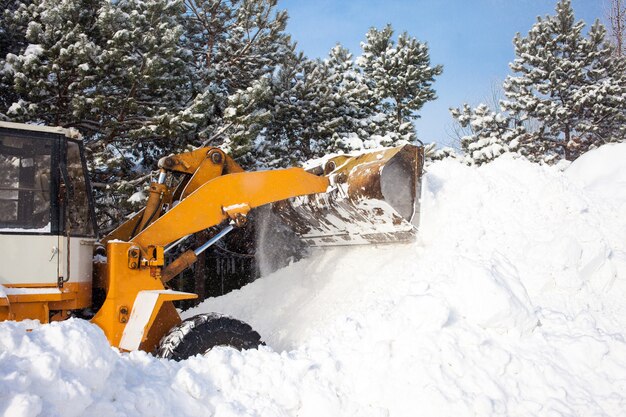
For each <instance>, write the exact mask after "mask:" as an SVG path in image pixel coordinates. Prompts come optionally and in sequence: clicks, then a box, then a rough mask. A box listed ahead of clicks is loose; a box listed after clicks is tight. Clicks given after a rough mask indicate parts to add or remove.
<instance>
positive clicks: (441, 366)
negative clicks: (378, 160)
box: [0, 144, 626, 417]
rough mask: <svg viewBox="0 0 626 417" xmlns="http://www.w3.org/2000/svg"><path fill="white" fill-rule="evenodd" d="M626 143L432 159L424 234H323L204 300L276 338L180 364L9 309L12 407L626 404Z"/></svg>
mask: <svg viewBox="0 0 626 417" xmlns="http://www.w3.org/2000/svg"><path fill="white" fill-rule="evenodd" d="M624 155H626V144H621V145H611V146H607V147H603V148H600V149H598V150H595V151H593V152H591V153H589V154H588V155H586V156H585V157H583V158H581V159H580V160H579V161H576V162H574V163H573V164H572V165H571V166H570V167H568V168H567V169H566V170H565V171H560V170H558V169H556V168H551V167H541V166H538V165H533V164H530V163H528V162H526V161H524V160H520V159H514V158H512V157H509V156H504V157H501V158H499V159H498V160H496V161H494V162H493V163H490V164H487V165H484V166H482V167H480V168H474V167H467V166H464V165H461V164H459V163H456V162H453V161H441V162H437V163H435V164H433V165H432V166H431V167H430V168H429V172H428V174H427V176H426V178H425V183H424V196H423V201H422V226H421V230H420V240H419V241H418V242H416V243H415V244H409V245H394V246H380V247H360V248H340V249H333V250H319V251H317V252H314V253H313V255H312V256H311V257H309V258H308V259H305V260H303V261H300V262H298V263H295V264H293V265H290V266H289V267H287V268H284V269H282V270H280V271H277V272H276V273H273V274H271V275H269V276H266V277H264V278H262V279H260V280H257V281H256V282H254V283H253V284H250V285H248V286H246V287H245V288H243V289H242V290H240V291H236V292H233V293H230V294H228V295H226V296H224V297H220V298H216V299H211V300H208V301H206V302H205V303H203V304H202V305H201V306H200V307H198V308H197V309H196V310H195V311H193V312H187V313H185V315H186V316H188V315H190V314H195V313H197V312H205V311H218V312H222V313H227V314H232V315H233V316H235V317H237V318H239V319H242V320H245V321H248V322H249V323H250V324H251V325H252V326H253V327H254V328H255V329H256V330H257V331H259V332H260V333H261V335H262V336H263V337H264V340H265V342H266V343H267V345H268V347H265V348H261V349H260V350H258V351H257V350H252V351H246V352H237V351H234V350H232V349H226V348H220V349H215V350H213V351H211V352H210V353H209V354H208V355H207V356H206V357H196V358H192V359H190V360H188V361H185V362H182V363H175V362H168V361H162V360H158V359H155V358H153V357H151V356H150V355H147V354H145V353H141V352H135V353H132V354H119V353H117V352H116V351H115V350H114V349H111V348H109V347H108V346H107V344H106V341H105V339H104V336H102V334H101V332H100V331H99V330H98V329H97V328H94V327H93V326H91V325H89V324H88V323H85V322H82V321H79V320H73V321H69V322H66V323H56V324H52V325H47V326H40V327H38V328H36V329H35V330H33V331H32V332H29V333H27V332H24V331H23V329H24V328H25V326H24V325H23V324H16V323H4V324H1V325H0V413H4V415H7V416H36V415H46V416H57V415H58V416H61V415H62V416H79V415H90V416H108V415H151V416H169V415H181V416H194V415H215V416H301V417H306V416H359V417H362V416H365V417H368V416H372V417H373V416H376V417H383V416H415V415H424V416H474V415H477V416H513V415H515V416H591V415H609V416H621V415H623V412H624V410H626V306H625V302H624V300H625V299H626V216H625V215H624V208H625V207H626V195H624V178H626V164H624V163H623V161H624Z"/></svg>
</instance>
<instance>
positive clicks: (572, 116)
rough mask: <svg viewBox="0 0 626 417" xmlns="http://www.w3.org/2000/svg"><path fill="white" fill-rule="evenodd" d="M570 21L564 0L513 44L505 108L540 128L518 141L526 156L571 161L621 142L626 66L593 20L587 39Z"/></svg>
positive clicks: (579, 25)
mask: <svg viewBox="0 0 626 417" xmlns="http://www.w3.org/2000/svg"><path fill="white" fill-rule="evenodd" d="M584 27H585V23H584V22H583V21H578V22H575V18H574V12H573V10H572V7H571V2H570V0H561V1H559V3H558V4H557V6H556V15H555V16H547V17H545V18H538V19H537V23H536V24H535V25H534V26H533V27H532V28H531V30H530V32H529V33H528V35H527V36H526V37H522V36H521V35H520V34H518V35H517V36H516V37H515V39H514V40H513V43H514V45H515V54H516V58H515V60H514V61H513V62H512V63H511V65H510V66H511V69H512V70H513V71H514V73H515V75H514V76H509V77H507V79H506V81H505V83H504V91H505V95H506V97H507V100H505V101H503V102H502V106H503V108H504V109H505V110H508V111H510V112H511V113H512V114H513V115H514V116H515V117H518V118H519V119H521V120H526V119H529V118H532V119H536V120H537V122H538V123H539V128H538V129H537V130H536V131H534V132H529V133H528V134H526V135H525V136H524V137H523V138H522V140H521V141H520V151H521V152H522V153H523V154H525V155H527V156H528V157H529V158H531V159H535V160H554V159H555V158H566V159H569V160H572V159H575V158H576V157H577V156H578V155H580V154H581V153H584V152H585V151H587V150H588V149H590V148H591V147H593V146H598V145H600V144H602V143H605V142H611V141H616V140H623V138H624V137H625V133H626V78H625V76H626V61H625V60H624V59H623V58H614V57H613V56H612V55H613V48H612V47H611V45H610V44H609V43H608V42H607V41H606V39H605V35H606V30H605V28H604V26H602V25H601V24H600V23H599V22H598V21H596V22H595V23H594V24H593V25H592V26H591V28H590V29H589V32H588V34H587V36H584V34H583V28H584Z"/></svg>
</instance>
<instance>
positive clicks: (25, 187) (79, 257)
mask: <svg viewBox="0 0 626 417" xmlns="http://www.w3.org/2000/svg"><path fill="white" fill-rule="evenodd" d="M95 239H96V224H95V216H94V204H93V197H92V194H91V187H90V184H89V178H88V176H87V167H86V164H85V158H84V152H83V144H82V141H81V139H80V136H79V135H78V133H77V132H76V131H74V130H70V129H63V128H51V127H44V126H34V125H26V124H19V123H6V122H0V262H1V264H2V268H0V284H1V285H3V286H5V287H7V288H9V289H11V288H14V287H25V288H30V289H32V288H50V287H56V288H63V286H64V285H66V286H67V285H69V286H72V285H73V286H74V287H78V286H80V287H82V290H84V289H85V288H86V287H91V269H92V267H91V265H92V257H93V255H92V251H93V243H94V242H95ZM9 292H11V291H9ZM27 292H28V291H27ZM30 292H34V291H30Z"/></svg>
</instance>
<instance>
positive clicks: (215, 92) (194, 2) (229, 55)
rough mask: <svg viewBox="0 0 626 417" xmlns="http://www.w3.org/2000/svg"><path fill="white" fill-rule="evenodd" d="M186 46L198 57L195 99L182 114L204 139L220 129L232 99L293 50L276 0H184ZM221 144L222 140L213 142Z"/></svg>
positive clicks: (268, 71)
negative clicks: (185, 8)
mask: <svg viewBox="0 0 626 417" xmlns="http://www.w3.org/2000/svg"><path fill="white" fill-rule="evenodd" d="M184 3H185V6H186V7H187V9H188V13H187V15H186V19H185V37H184V41H185V48H186V49H188V50H189V51H190V53H191V56H192V58H193V67H194V70H193V74H194V77H193V79H192V86H193V91H194V97H195V98H194V100H192V102H191V103H190V105H189V106H188V108H187V109H186V110H185V111H184V112H182V113H181V118H183V119H184V120H185V121H186V122H188V123H193V124H195V125H196V131H197V133H198V134H199V135H200V138H201V142H202V141H205V140H206V139H207V138H210V137H212V136H213V135H214V134H215V133H216V131H220V130H221V129H222V128H223V126H222V121H223V116H224V111H225V109H226V107H227V106H228V97H229V96H230V95H232V94H235V93H236V92H237V91H245V90H246V89H248V88H249V87H251V86H252V85H253V83H254V82H256V81H258V80H260V79H261V78H263V77H264V76H266V75H268V74H272V73H273V72H274V71H275V69H276V68H277V66H278V65H279V63H280V62H282V61H283V60H284V59H285V57H286V56H288V55H289V54H290V53H291V51H292V46H291V40H290V38H289V36H288V35H287V34H286V33H285V32H284V30H285V26H286V24H287V13H286V12H285V11H276V3H277V0H185V1H184ZM214 144H217V143H214Z"/></svg>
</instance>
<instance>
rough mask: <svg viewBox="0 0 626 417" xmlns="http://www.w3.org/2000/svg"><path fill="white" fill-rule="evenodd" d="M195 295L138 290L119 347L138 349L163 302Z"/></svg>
mask: <svg viewBox="0 0 626 417" xmlns="http://www.w3.org/2000/svg"><path fill="white" fill-rule="evenodd" d="M197 297H198V296H197V295H196V294H192V293H188V292H179V291H172V290H145V291H139V293H138V294H137V298H135V303H134V304H133V309H132V311H131V313H130V317H129V319H128V323H126V327H125V328H124V332H123V333H122V339H121V340H120V344H119V347H120V349H124V350H128V351H132V350H137V349H139V347H140V345H141V344H142V342H144V341H145V340H146V338H147V337H148V332H149V330H150V328H151V327H152V325H153V324H154V322H155V320H156V318H157V315H158V313H159V310H160V309H161V306H162V305H163V303H165V302H166V301H178V300H188V299H193V298H197Z"/></svg>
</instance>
